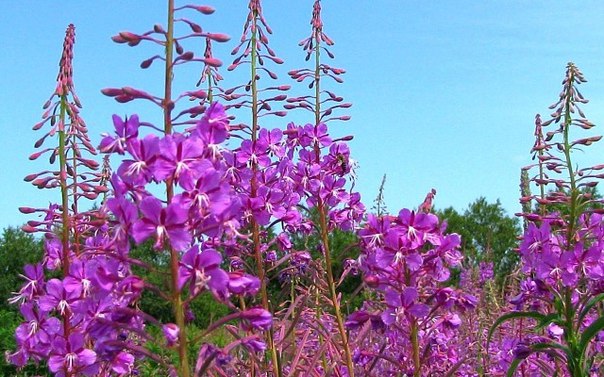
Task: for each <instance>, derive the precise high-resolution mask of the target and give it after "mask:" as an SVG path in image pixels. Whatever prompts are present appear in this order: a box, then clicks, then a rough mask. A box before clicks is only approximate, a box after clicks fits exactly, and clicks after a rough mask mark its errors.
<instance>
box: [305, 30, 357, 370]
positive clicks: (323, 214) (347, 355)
mask: <svg viewBox="0 0 604 377" xmlns="http://www.w3.org/2000/svg"><path fill="white" fill-rule="evenodd" d="M319 34H320V33H319V32H317V33H316V34H315V83H314V85H315V127H316V126H318V125H319V122H320V120H321V85H320V84H321V47H320V46H321V39H320V36H319ZM314 149H315V157H316V160H317V162H319V160H320V150H319V144H318V142H315V145H314ZM318 210H319V228H320V231H321V241H322V243H323V252H324V253H325V269H326V272H327V286H328V289H329V296H330V299H331V302H332V305H333V308H334V311H335V316H336V322H337V325H338V331H339V333H340V337H341V338H342V346H343V348H344V359H345V361H346V368H347V369H348V375H349V377H354V363H353V361H352V353H351V352H350V345H349V343H348V334H347V333H346V328H345V327H344V320H343V317H342V310H341V308H340V302H339V300H338V294H337V292H336V284H335V280H334V277H333V267H332V264H331V250H330V244H329V228H328V226H327V208H326V206H325V204H324V203H323V200H321V199H320V198H319V203H318Z"/></svg>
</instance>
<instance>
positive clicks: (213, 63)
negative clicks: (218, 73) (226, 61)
mask: <svg viewBox="0 0 604 377" xmlns="http://www.w3.org/2000/svg"><path fill="white" fill-rule="evenodd" d="M203 62H204V63H206V64H207V65H209V66H210V67H221V66H222V62H221V61H220V60H219V59H216V58H205V59H203Z"/></svg>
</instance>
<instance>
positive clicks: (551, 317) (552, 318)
mask: <svg viewBox="0 0 604 377" xmlns="http://www.w3.org/2000/svg"><path fill="white" fill-rule="evenodd" d="M559 320H560V314H558V313H553V314H548V315H546V316H544V317H543V318H542V319H540V320H539V323H537V327H536V328H535V330H541V329H543V328H544V327H545V326H547V325H549V324H550V323H552V322H553V323H559V322H560V321H559Z"/></svg>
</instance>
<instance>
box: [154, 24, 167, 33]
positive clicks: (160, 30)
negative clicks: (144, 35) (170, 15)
mask: <svg viewBox="0 0 604 377" xmlns="http://www.w3.org/2000/svg"><path fill="white" fill-rule="evenodd" d="M153 31H154V32H156V33H162V34H165V33H166V31H165V30H164V28H163V27H162V26H161V25H160V24H155V25H153Z"/></svg>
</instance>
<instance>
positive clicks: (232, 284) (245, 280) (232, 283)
mask: <svg viewBox="0 0 604 377" xmlns="http://www.w3.org/2000/svg"><path fill="white" fill-rule="evenodd" d="M228 287H229V291H230V292H231V293H233V294H236V295H250V296H253V295H255V294H256V293H258V290H259V289H260V280H259V279H258V278H257V277H255V276H252V275H250V274H246V273H243V272H242V271H233V272H229V284H228Z"/></svg>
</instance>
